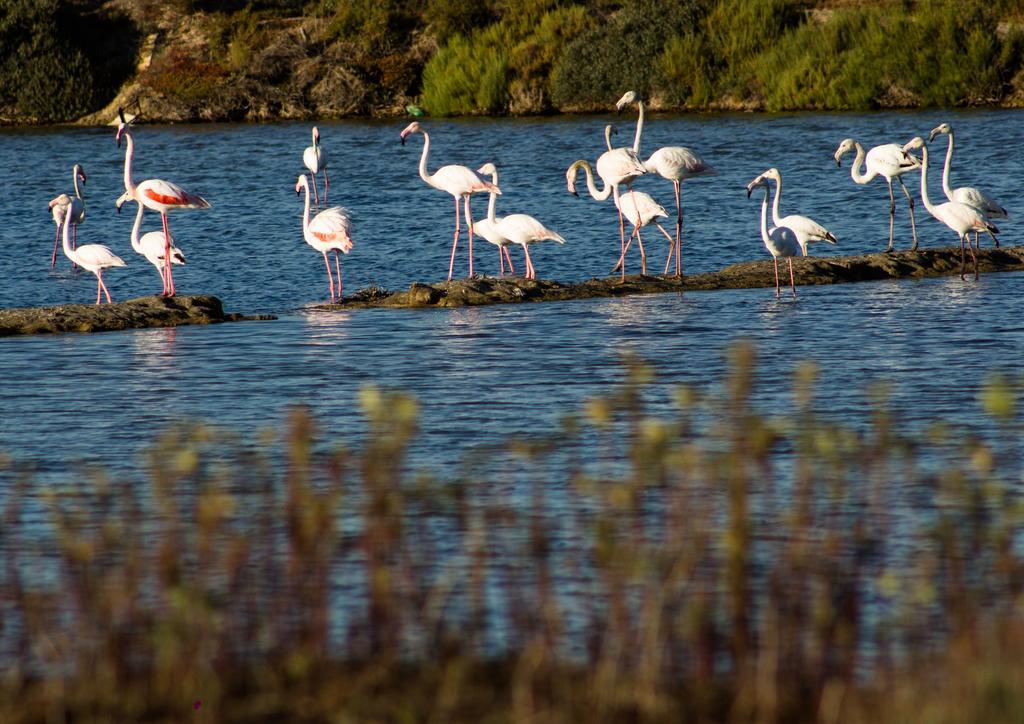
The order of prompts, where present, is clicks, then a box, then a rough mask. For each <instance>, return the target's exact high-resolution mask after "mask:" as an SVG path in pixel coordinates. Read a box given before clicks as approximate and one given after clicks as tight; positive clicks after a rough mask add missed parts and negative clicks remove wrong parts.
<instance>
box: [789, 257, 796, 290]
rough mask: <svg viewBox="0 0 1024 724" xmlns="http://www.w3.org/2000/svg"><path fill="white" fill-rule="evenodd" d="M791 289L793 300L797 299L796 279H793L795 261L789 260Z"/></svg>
mask: <svg viewBox="0 0 1024 724" xmlns="http://www.w3.org/2000/svg"><path fill="white" fill-rule="evenodd" d="M789 288H790V289H792V290H793V298H794V299H796V279H794V278H793V259H792V257H790V259H789Z"/></svg>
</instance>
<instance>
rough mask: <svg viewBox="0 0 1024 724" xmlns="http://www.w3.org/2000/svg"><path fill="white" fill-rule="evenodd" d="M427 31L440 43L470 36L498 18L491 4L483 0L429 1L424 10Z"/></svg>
mask: <svg viewBox="0 0 1024 724" xmlns="http://www.w3.org/2000/svg"><path fill="white" fill-rule="evenodd" d="M423 19H424V21H426V24H427V31H428V32H430V33H432V34H433V35H434V36H435V37H436V38H437V40H438V43H439V44H440V43H444V42H445V41H447V40H448V39H449V38H451V37H452V36H454V35H463V36H469V35H470V34H471V33H472V32H473V31H474V30H477V29H479V28H483V27H486V26H487V25H490V24H491V23H493V22H494V21H495V20H496V19H497V18H496V16H495V13H494V8H493V7H492V3H490V2H481V0H428V2H427V6H426V8H424V10H423Z"/></svg>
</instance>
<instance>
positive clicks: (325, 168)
mask: <svg viewBox="0 0 1024 724" xmlns="http://www.w3.org/2000/svg"><path fill="white" fill-rule="evenodd" d="M324 206H327V167H326V166H324ZM338 296H339V297H340V296H341V294H340V293H339V294H338Z"/></svg>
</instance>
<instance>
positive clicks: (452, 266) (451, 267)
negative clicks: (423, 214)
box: [448, 196, 459, 281]
mask: <svg viewBox="0 0 1024 724" xmlns="http://www.w3.org/2000/svg"><path fill="white" fill-rule="evenodd" d="M458 245H459V197H458V196H456V197H455V240H454V241H453V242H452V260H451V261H450V262H448V281H451V280H452V271H453V270H454V269H455V247H457V246H458Z"/></svg>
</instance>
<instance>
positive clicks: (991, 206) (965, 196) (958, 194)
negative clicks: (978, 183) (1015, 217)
mask: <svg viewBox="0 0 1024 724" xmlns="http://www.w3.org/2000/svg"><path fill="white" fill-rule="evenodd" d="M953 201H959V202H960V203H961V204H967V205H968V206H973V207H974V208H976V209H977V210H978V211H980V212H981V213H982V215H983V216H985V217H986V218H990V219H991V218H1003V219H1005V218H1006V217H1007V216H1008V214H1007V213H1006V209H1004V208H1003V207H1002V206H1000V205H999V203H998V202H997V201H996V200H995V199H993V198H991V197H990V196H989V195H988V194H986V193H985V192H984V191H982V190H981V189H979V188H977V187H975V186H961V187H960V188H958V189H953Z"/></svg>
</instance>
